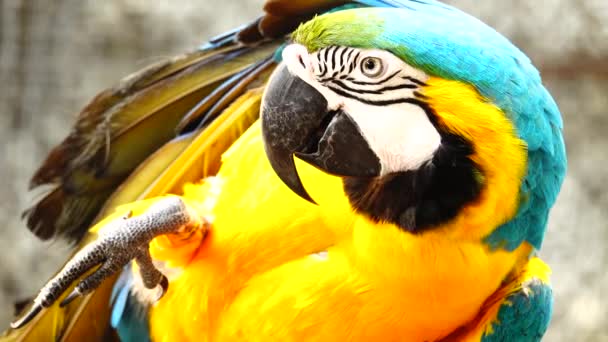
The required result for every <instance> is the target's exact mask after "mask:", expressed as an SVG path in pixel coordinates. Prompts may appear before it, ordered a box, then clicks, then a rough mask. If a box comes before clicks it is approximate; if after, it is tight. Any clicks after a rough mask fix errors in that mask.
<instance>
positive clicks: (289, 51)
mask: <svg viewBox="0 0 608 342" xmlns="http://www.w3.org/2000/svg"><path fill="white" fill-rule="evenodd" d="M409 4H410V5H408V6H409V8H402V9H395V8H357V9H348V10H343V11H337V12H333V13H328V14H324V15H321V16H318V17H316V18H314V19H312V20H311V21H309V22H307V23H305V24H303V25H302V26H301V27H299V28H298V29H297V30H296V31H295V32H294V33H293V35H292V41H291V43H290V44H289V45H287V46H286V47H285V48H284V49H283V51H282V63H281V64H280V65H279V67H278V68H277V70H275V72H274V74H273V76H272V77H271V80H270V82H269V85H268V87H267V88H266V91H265V94H264V98H263V101H262V132H263V138H264V142H265V150H266V154H267V156H268V159H269V161H270V164H271V166H272V167H273V169H274V171H275V172H276V173H277V175H278V176H279V177H280V178H281V180H282V181H283V182H284V183H285V184H286V185H287V186H288V187H289V188H290V189H292V190H293V191H294V192H295V193H296V194H298V195H299V196H301V197H303V198H305V199H307V200H309V201H311V202H312V201H313V199H312V198H311V196H310V195H309V194H308V193H307V191H306V189H305V187H304V185H303V184H302V182H301V180H300V178H299V176H298V173H297V170H296V167H295V163H294V157H296V158H299V159H302V160H304V161H305V162H307V163H309V164H312V165H314V166H316V167H317V168H319V169H320V170H322V171H324V172H326V173H329V174H332V175H336V176H339V177H342V179H343V183H344V191H345V194H346V195H347V197H348V199H349V201H350V203H351V206H352V207H353V208H354V210H355V211H356V212H358V213H360V214H362V215H364V216H366V217H368V218H369V219H371V220H374V221H378V222H390V223H393V224H395V225H397V226H398V227H399V228H401V229H403V230H404V231H407V232H409V233H412V234H420V233H423V232H426V231H429V230H433V229H436V228H439V227H444V228H446V227H448V228H449V226H450V225H452V226H453V227H455V228H453V229H458V230H460V231H466V234H469V235H473V236H476V237H479V238H481V239H484V240H485V242H487V243H488V245H490V246H492V247H495V248H497V247H502V248H506V249H514V248H516V247H517V246H519V245H520V244H521V243H522V242H523V241H527V242H529V243H531V244H532V245H533V246H535V247H537V248H539V247H540V244H541V242H542V237H543V235H544V229H545V226H546V220H547V215H548V212H549V209H550V207H551V206H552V205H553V203H554V201H555V199H556V196H557V193H558V192H559V188H560V186H561V182H562V180H563V177H564V173H565V152H564V145H563V139H562V135H561V125H562V123H561V118H560V114H559V110H558V109H557V106H556V104H555V102H554V101H553V99H552V98H551V96H550V95H549V94H548V92H547V91H546V89H545V88H544V87H543V86H542V83H541V80H540V77H539V74H538V71H537V70H536V69H535V68H534V67H533V66H532V64H531V62H530V60H529V59H528V58H527V57H526V56H525V55H524V54H523V53H522V52H521V51H520V50H518V49H517V48H516V47H514V46H513V45H512V44H511V43H510V42H509V41H508V40H507V39H506V38H504V37H502V36H501V35H500V34H498V33H497V32H496V31H494V30H493V29H491V28H489V27H488V26H486V25H485V24H483V23H481V22H480V21H478V20H477V19H475V18H473V17H471V16H468V15H467V14H464V13H463V12H460V11H458V10H456V9H454V8H452V7H450V6H447V5H443V4H439V3H436V2H432V1H428V2H426V1H420V2H414V1H412V2H411V3H409Z"/></svg>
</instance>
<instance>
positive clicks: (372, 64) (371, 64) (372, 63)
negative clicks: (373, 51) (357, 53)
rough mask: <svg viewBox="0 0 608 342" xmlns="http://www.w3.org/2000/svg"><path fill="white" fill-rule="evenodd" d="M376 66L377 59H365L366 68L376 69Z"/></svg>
mask: <svg viewBox="0 0 608 342" xmlns="http://www.w3.org/2000/svg"><path fill="white" fill-rule="evenodd" d="M375 68H376V61H374V60H373V59H368V60H367V61H365V69H367V70H374V69H375Z"/></svg>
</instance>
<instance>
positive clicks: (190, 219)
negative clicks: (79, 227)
mask: <svg viewBox="0 0 608 342" xmlns="http://www.w3.org/2000/svg"><path fill="white" fill-rule="evenodd" d="M201 228H204V224H203V220H202V219H201V218H200V217H199V216H198V215H197V214H196V213H195V212H194V211H193V210H191V209H190V208H189V207H188V206H187V205H186V203H184V201H183V200H182V199H181V198H179V197H167V198H163V199H161V200H159V201H158V202H156V203H155V204H153V205H152V206H150V208H148V210H147V211H146V212H145V213H143V214H141V215H139V216H135V217H132V213H131V212H129V213H127V214H126V215H125V216H124V217H123V218H121V219H118V220H116V221H112V222H110V223H109V224H108V225H107V226H105V227H104V228H103V229H102V230H101V231H100V232H99V237H98V238H97V239H96V240H95V241H93V242H92V243H90V244H88V245H87V246H85V247H84V248H83V249H81V250H80V251H79V252H78V253H76V254H75V255H74V256H73V257H72V259H70V261H68V263H67V264H66V265H65V266H64V267H63V269H62V270H61V271H60V272H59V273H58V274H57V275H56V276H55V277H54V278H53V279H51V280H50V281H49V282H48V283H47V284H46V285H45V286H44V287H43V288H42V289H41V290H40V292H39V293H38V296H36V298H35V299H34V303H33V305H32V307H31V308H30V310H29V311H28V312H27V313H26V314H25V315H23V316H22V317H21V318H20V319H18V320H17V321H15V322H13V323H11V327H12V328H13V329H17V328H20V327H22V326H23V325H25V324H26V323H27V322H29V321H31V320H32V319H33V318H34V317H35V316H36V315H37V314H38V313H39V312H40V311H41V310H42V309H43V308H48V307H50V306H51V305H53V303H55V302H56V301H57V300H58V299H59V297H60V296H61V295H62V294H63V293H64V292H65V291H67V290H68V289H69V288H70V286H71V284H72V283H73V282H74V281H76V280H77V279H79V278H81V277H82V276H83V275H84V274H86V273H87V272H89V271H91V270H92V269H94V268H95V267H97V269H96V270H95V271H93V272H92V273H91V274H89V275H88V276H86V277H85V278H84V279H82V280H80V281H79V282H78V284H77V285H76V287H74V289H73V290H72V292H70V294H68V295H67V296H66V297H65V298H64V299H63V300H62V301H61V303H60V306H61V307H63V306H66V305H68V304H69V303H70V302H72V301H73V300H74V299H76V298H78V297H79V296H82V295H85V294H87V293H89V292H91V291H93V290H95V289H96V288H97V287H99V286H100V285H101V283H102V282H103V280H105V279H107V278H108V277H110V276H112V275H113V274H115V273H117V272H118V271H120V270H121V269H122V268H123V267H124V266H125V265H126V264H127V263H129V262H130V261H131V260H135V262H137V264H138V266H139V269H140V273H141V277H142V280H143V283H144V285H145V286H146V287H147V288H150V289H152V288H155V287H156V286H160V287H161V290H162V291H161V294H160V296H159V299H160V297H162V295H163V294H164V293H165V292H166V291H167V289H168V286H169V281H168V279H167V277H166V276H164V275H163V274H162V273H161V272H160V271H159V270H158V269H157V268H156V267H155V266H154V263H153V262H152V258H151V256H150V251H149V249H148V245H149V243H150V241H151V240H152V239H154V238H155V237H157V236H159V235H163V234H169V233H176V232H181V231H182V230H183V229H187V230H194V229H201Z"/></svg>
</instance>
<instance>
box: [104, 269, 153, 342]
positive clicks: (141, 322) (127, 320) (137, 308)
mask: <svg viewBox="0 0 608 342" xmlns="http://www.w3.org/2000/svg"><path fill="white" fill-rule="evenodd" d="M132 287H133V274H132V273H131V265H130V264H129V265H127V267H125V269H124V270H123V271H122V274H121V275H120V277H119V278H118V280H117V281H116V284H114V288H113V289H112V296H111V298H110V306H111V307H112V313H111V317H110V325H111V326H112V328H114V329H115V330H116V332H117V333H118V336H119V337H120V340H121V341H123V342H146V341H150V332H149V326H148V314H147V308H145V307H144V306H143V305H142V304H141V302H139V301H138V300H137V299H136V298H134V297H133V295H132V294H131V288H132Z"/></svg>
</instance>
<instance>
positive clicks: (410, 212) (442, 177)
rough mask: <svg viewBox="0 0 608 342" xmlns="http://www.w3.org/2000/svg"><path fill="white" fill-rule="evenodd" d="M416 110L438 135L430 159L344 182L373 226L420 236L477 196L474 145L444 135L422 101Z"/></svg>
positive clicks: (477, 179)
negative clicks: (416, 165)
mask: <svg viewBox="0 0 608 342" xmlns="http://www.w3.org/2000/svg"><path fill="white" fill-rule="evenodd" d="M408 102H410V103H413V104H416V105H418V106H420V107H421V108H422V109H423V110H424V111H425V112H426V114H427V116H428V117H429V119H430V120H431V122H432V123H433V125H434V126H435V127H436V128H437V130H438V131H439V133H440V135H441V146H440V147H439V149H438V150H437V151H436V152H435V154H434V155H433V158H432V159H431V160H430V161H428V162H426V163H425V164H423V165H422V166H421V167H419V168H418V169H416V170H409V171H404V172H396V173H391V174H388V175H385V176H383V177H376V178H354V177H351V178H345V179H344V190H345V192H346V194H347V196H348V198H349V201H350V203H351V205H352V206H353V207H354V209H355V210H356V211H358V212H359V213H362V214H364V215H366V216H368V217H369V218H371V219H372V220H374V221H375V222H390V223H394V224H396V225H397V226H399V227H400V228H402V229H403V230H405V231H408V232H412V233H421V232H423V231H426V230H429V229H432V228H434V227H437V226H439V225H441V224H443V223H446V222H448V221H449V220H451V219H453V218H455V217H456V216H457V215H458V213H459V212H460V211H461V209H462V208H463V207H465V206H466V205H467V204H470V203H472V202H474V201H475V200H476V199H477V198H478V197H479V194H480V192H481V189H482V186H483V184H482V183H481V181H480V177H479V176H478V175H479V174H480V170H479V168H478V167H477V165H475V163H474V162H473V161H472V160H471V159H470V156H471V155H472V154H473V145H472V144H471V143H470V142H469V141H467V140H465V139H464V138H463V137H461V136H458V135H456V134H453V133H450V132H447V131H446V130H445V129H443V128H442V127H441V126H440V123H439V122H438V120H437V117H436V115H435V114H434V113H433V111H432V109H431V108H430V107H429V106H428V104H426V103H425V102H423V101H421V100H418V99H410V101H408Z"/></svg>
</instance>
